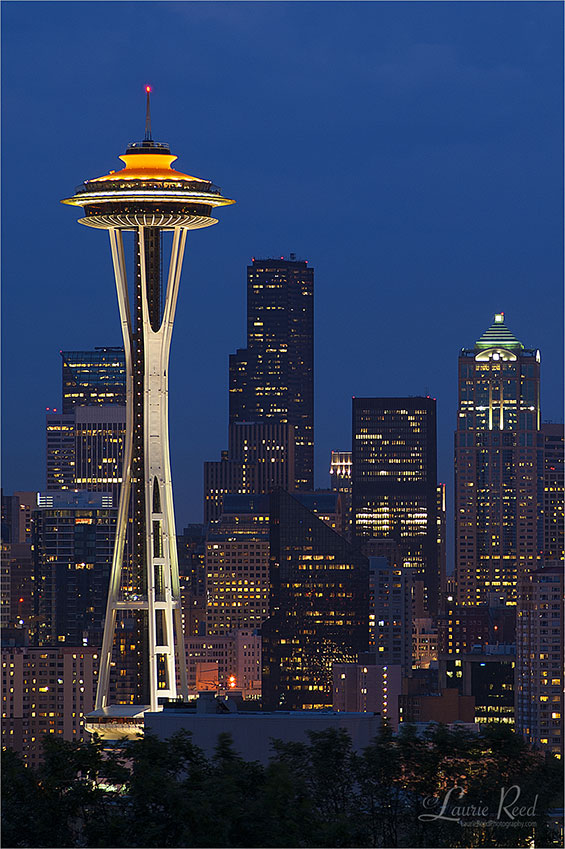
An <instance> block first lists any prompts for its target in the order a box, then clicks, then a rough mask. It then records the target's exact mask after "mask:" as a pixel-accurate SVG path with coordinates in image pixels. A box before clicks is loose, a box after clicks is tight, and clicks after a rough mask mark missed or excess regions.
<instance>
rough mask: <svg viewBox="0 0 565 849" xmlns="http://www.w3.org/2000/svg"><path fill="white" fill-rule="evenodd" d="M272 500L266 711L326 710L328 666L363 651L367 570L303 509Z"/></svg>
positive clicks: (295, 498)
mask: <svg viewBox="0 0 565 849" xmlns="http://www.w3.org/2000/svg"><path fill="white" fill-rule="evenodd" d="M269 501H270V510H269V514H270V521H269V530H270V566H271V569H270V585H271V593H270V602H269V608H270V609H269V618H268V619H267V621H266V622H265V623H264V624H263V627H262V629H261V633H262V640H263V677H262V697H263V705H264V707H265V708H266V709H268V710H272V709H280V708H284V709H288V710H301V709H307V708H322V707H331V705H332V667H333V664H334V663H348V662H356V661H357V658H358V655H359V653H360V652H365V651H367V648H368V566H367V560H366V558H365V557H363V555H361V554H359V552H358V551H357V550H356V549H355V548H354V547H353V546H352V545H351V544H350V543H348V542H347V540H346V539H344V538H343V537H342V536H341V535H340V534H338V533H336V532H335V531H333V530H332V529H331V528H329V527H328V526H327V525H326V524H325V522H323V521H321V519H319V518H318V517H317V516H315V515H314V514H313V513H312V512H311V511H310V510H308V509H307V508H306V507H305V506H304V505H303V504H301V503H300V500H299V494H298V493H297V494H296V495H289V494H288V493H286V492H284V491H283V490H278V491H277V492H273V493H272V494H271V495H270V496H269Z"/></svg>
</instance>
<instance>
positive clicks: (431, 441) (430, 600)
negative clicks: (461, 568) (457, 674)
mask: <svg viewBox="0 0 565 849" xmlns="http://www.w3.org/2000/svg"><path fill="white" fill-rule="evenodd" d="M352 456H353V475H352V480H353V508H352V520H353V533H354V536H355V538H356V539H357V540H367V539H370V538H371V537H374V538H392V539H393V540H395V541H396V543H397V544H398V546H399V548H400V552H401V555H402V565H403V566H404V567H405V568H410V569H413V570H414V574H415V575H418V576H420V577H421V578H422V579H423V581H424V586H425V592H426V606H427V609H428V611H429V612H430V613H432V614H433V613H435V612H436V611H437V606H438V598H439V589H440V580H441V577H440V546H439V545H438V515H437V514H438V507H437V505H438V492H437V446H436V402H435V399H433V398H420V397H412V398H354V399H353V452H352Z"/></svg>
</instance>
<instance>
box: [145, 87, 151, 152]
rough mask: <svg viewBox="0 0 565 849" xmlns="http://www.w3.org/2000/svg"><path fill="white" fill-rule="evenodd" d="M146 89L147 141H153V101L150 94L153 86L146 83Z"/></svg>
mask: <svg viewBox="0 0 565 849" xmlns="http://www.w3.org/2000/svg"><path fill="white" fill-rule="evenodd" d="M145 91H146V92H147V108H146V110H145V141H152V139H151V102H150V99H149V96H150V94H151V86H150V85H146V86H145Z"/></svg>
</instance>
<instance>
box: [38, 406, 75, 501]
mask: <svg viewBox="0 0 565 849" xmlns="http://www.w3.org/2000/svg"><path fill="white" fill-rule="evenodd" d="M45 424H46V427H45V430H46V443H47V444H46V461H47V462H46V481H45V483H46V488H47V489H48V490H62V489H74V488H75V451H76V446H75V414H74V412H71V413H57V412H56V411H53V412H48V413H47V415H46V416H45Z"/></svg>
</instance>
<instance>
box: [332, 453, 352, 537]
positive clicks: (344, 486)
mask: <svg viewBox="0 0 565 849" xmlns="http://www.w3.org/2000/svg"><path fill="white" fill-rule="evenodd" d="M352 465H353V462H352V459H351V451H332V456H331V460H330V486H331V488H332V490H335V491H337V492H339V493H341V498H342V506H343V517H344V519H343V533H344V534H345V536H346V537H347V538H349V535H350V533H351V468H352Z"/></svg>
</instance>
